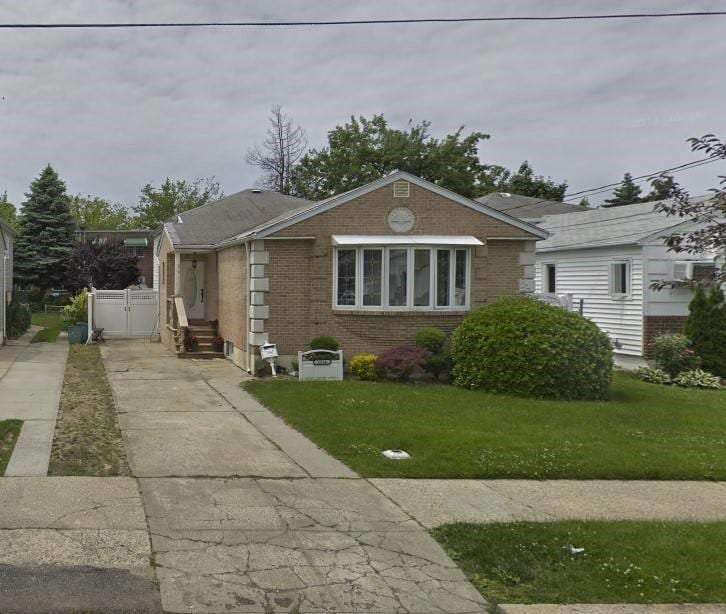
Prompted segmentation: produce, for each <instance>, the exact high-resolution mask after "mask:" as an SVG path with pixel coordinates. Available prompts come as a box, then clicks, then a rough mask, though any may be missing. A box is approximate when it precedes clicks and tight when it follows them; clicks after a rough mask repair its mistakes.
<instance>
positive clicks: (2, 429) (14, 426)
mask: <svg viewBox="0 0 726 614" xmlns="http://www.w3.org/2000/svg"><path fill="white" fill-rule="evenodd" d="M22 426H23V421H22V420H0V475H5V468H6V467H7V466H8V461H9V460H10V456H11V455H12V453H13V448H15V442H16V441H17V440H18V435H20V429H21V428H22Z"/></svg>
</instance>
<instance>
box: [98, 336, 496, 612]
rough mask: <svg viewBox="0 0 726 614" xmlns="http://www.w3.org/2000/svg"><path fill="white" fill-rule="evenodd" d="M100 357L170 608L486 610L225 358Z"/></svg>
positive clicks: (422, 538) (375, 493) (391, 512)
mask: <svg viewBox="0 0 726 614" xmlns="http://www.w3.org/2000/svg"><path fill="white" fill-rule="evenodd" d="M102 355H103V359H104V363H105V365H106V369H107V372H108V376H109V381H110V383H111V387H112V390H113V393H114V397H115V400H116V406H117V410H118V412H119V421H120V424H121V429H122V433H123V436H124V440H125V444H126V449H127V452H128V455H129V464H130V467H131V470H132V472H133V474H134V475H136V476H137V477H138V478H139V487H140V489H141V495H142V500H143V504H144V509H145V513H146V519H147V522H148V526H149V531H150V534H151V544H152V552H153V557H154V561H155V571H156V577H157V579H158V581H159V583H160V589H161V600H162V604H163V607H164V609H165V610H166V611H169V612H189V611H194V612H270V611H275V612H278V613H279V612H286V611H292V610H295V609H298V610H299V611H300V612H398V613H401V614H403V613H406V612H440V613H444V612H462V613H463V612H472V613H473V612H483V611H484V610H485V607H486V604H485V602H484V600H483V599H482V597H481V595H479V593H478V592H477V591H476V589H474V587H473V586H472V585H471V584H470V583H469V582H468V581H467V580H466V578H465V576H464V575H463V573H462V572H461V571H460V570H459V569H458V568H457V566H456V565H455V564H454V563H453V561H451V560H450V559H449V558H448V557H447V556H446V554H445V553H444V551H443V550H442V549H441V547H440V546H439V545H438V544H437V543H436V542H435V540H433V538H431V536H430V535H429V534H428V533H427V532H426V530H425V529H424V528H423V527H422V526H421V525H420V524H419V523H418V522H417V521H416V520H414V519H413V518H411V516H410V515H409V514H407V513H406V512H404V511H403V510H402V509H401V508H400V507H399V506H398V505H396V504H395V503H394V502H392V501H391V500H390V499H389V498H388V497H387V496H386V495H384V494H383V493H381V492H380V491H379V490H378V489H377V488H375V487H374V486H373V485H372V484H371V483H370V482H369V481H368V480H364V479H362V478H360V476H358V475H357V474H355V473H353V472H352V471H351V470H350V469H349V468H348V467H346V466H345V465H343V464H342V463H340V462H339V461H337V460H335V459H333V458H332V457H330V456H329V455H328V454H327V453H325V452H324V451H322V450H320V449H319V448H317V447H316V446H315V445H314V444H313V443H312V442H310V441H309V440H308V439H307V438H305V437H303V436H302V435H301V434H300V433H298V432H296V431H294V430H293V429H291V428H290V427H288V426H287V425H286V424H285V423H284V422H283V421H282V420H280V419H279V418H277V417H275V416H274V415H272V414H271V413H270V412H269V411H268V410H267V409H265V408H264V407H262V406H261V405H260V404H259V403H257V402H256V401H255V400H254V399H252V398H251V397H249V395H247V394H246V393H245V392H244V391H243V390H242V389H241V388H240V386H239V384H240V381H241V380H242V379H244V377H245V375H244V374H243V372H242V371H240V370H239V369H237V368H236V367H234V366H233V365H232V364H231V363H229V362H227V361H200V360H184V361H182V360H179V359H178V358H176V356H174V355H173V354H172V353H170V352H168V351H166V350H165V349H164V348H163V347H161V346H160V345H158V344H149V343H147V342H144V341H110V342H108V343H106V344H105V345H104V346H102Z"/></svg>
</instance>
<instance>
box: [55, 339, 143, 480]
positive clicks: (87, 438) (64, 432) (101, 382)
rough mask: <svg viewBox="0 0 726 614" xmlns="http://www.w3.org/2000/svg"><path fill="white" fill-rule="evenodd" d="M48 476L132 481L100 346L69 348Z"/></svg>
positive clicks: (72, 346) (75, 346)
mask: <svg viewBox="0 0 726 614" xmlns="http://www.w3.org/2000/svg"><path fill="white" fill-rule="evenodd" d="M130 384H131V385H133V383H132V382H131V383H130ZM48 475H87V476H116V475H129V468H128V464H127V462H126V451H125V449H124V443H123V439H122V438H121V431H120V429H119V425H118V420H117V414H116V408H115V406H114V402H113V394H112V392H111V386H110V385H109V383H108V379H107V378H106V370H105V368H104V366H103V361H102V360H101V351H100V350H99V348H98V346H97V345H90V346H87V345H71V346H70V348H69V352H68V362H67V363H66V371H65V376H64V378H63V390H62V393H61V400H60V408H59V411H58V420H57V421H56V425H55V436H54V437H53V448H52V450H51V454H50V467H49V468H48Z"/></svg>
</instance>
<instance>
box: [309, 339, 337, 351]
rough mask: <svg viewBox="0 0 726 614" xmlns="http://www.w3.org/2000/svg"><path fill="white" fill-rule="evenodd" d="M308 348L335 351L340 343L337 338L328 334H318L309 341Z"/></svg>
mask: <svg viewBox="0 0 726 614" xmlns="http://www.w3.org/2000/svg"><path fill="white" fill-rule="evenodd" d="M310 349H311V350H331V351H333V352H337V351H338V350H339V349H340V343H338V340H337V339H336V338H335V337H331V336H330V335H320V336H319V337H315V339H313V340H312V341H311V342H310Z"/></svg>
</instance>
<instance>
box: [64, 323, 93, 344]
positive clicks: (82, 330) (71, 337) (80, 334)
mask: <svg viewBox="0 0 726 614" xmlns="http://www.w3.org/2000/svg"><path fill="white" fill-rule="evenodd" d="M86 341H88V323H87V322H76V323H75V324H74V325H73V326H70V327H69V328H68V343H85V342H86Z"/></svg>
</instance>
